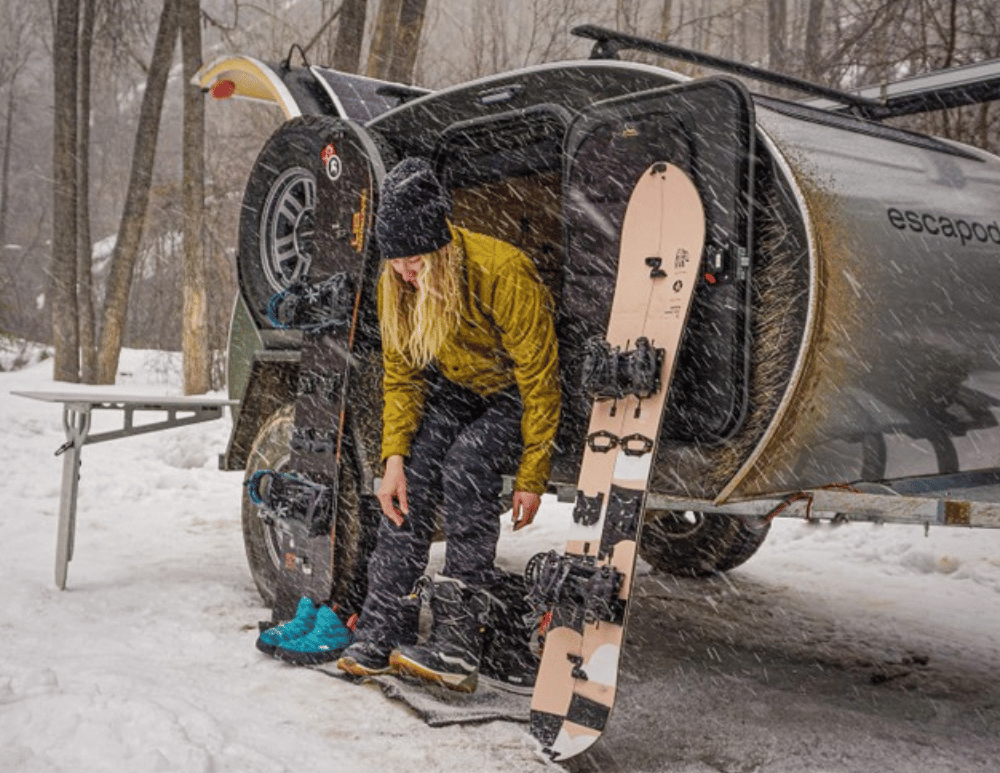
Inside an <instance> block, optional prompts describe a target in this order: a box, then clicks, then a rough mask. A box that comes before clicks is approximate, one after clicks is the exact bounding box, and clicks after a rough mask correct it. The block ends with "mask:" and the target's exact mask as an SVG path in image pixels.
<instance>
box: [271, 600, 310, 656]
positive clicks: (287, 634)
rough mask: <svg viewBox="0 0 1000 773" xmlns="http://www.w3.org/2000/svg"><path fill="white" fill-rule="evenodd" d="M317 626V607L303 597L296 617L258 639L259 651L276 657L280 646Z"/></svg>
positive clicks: (296, 611)
mask: <svg viewBox="0 0 1000 773" xmlns="http://www.w3.org/2000/svg"><path fill="white" fill-rule="evenodd" d="M315 624H316V605H315V604H313V602H312V599H310V598H308V597H307V596H303V597H302V598H301V599H300V600H299V606H298V608H297V609H296V610H295V617H293V618H292V619H291V620H289V621H288V622H287V623H283V624H281V625H276V626H275V627H274V628H268V629H267V630H266V631H264V632H263V633H261V635H260V636H258V637H257V649H259V650H260V651H261V652H263V653H264V654H265V655H274V651H275V649H277V648H278V646H279V645H281V644H284V643H286V642H290V641H294V640H295V639H298V638H300V637H302V636H305V635H306V634H307V633H309V632H310V631H311V630H312V629H313V626H314V625H315Z"/></svg>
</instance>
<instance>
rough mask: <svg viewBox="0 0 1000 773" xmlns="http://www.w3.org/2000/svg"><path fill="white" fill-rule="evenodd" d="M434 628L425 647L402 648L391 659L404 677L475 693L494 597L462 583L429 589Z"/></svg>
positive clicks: (450, 582)
mask: <svg viewBox="0 0 1000 773" xmlns="http://www.w3.org/2000/svg"><path fill="white" fill-rule="evenodd" d="M426 592H427V593H428V595H429V596H430V606H431V614H432V615H433V618H434V625H433V628H432V629H431V635H430V638H429V639H428V640H427V642H426V643H424V644H414V645H410V646H405V647H400V648H399V649H398V650H396V651H395V652H393V653H392V655H391V656H390V658H389V660H390V662H391V663H392V665H393V666H395V668H396V670H397V671H399V672H400V673H403V674H409V675H411V676H416V677H420V678H421V679H426V680H428V681H431V682H437V683H438V684H441V685H443V686H444V687H447V688H448V689H450V690H458V691H460V692H474V691H475V689H476V685H477V683H478V680H479V658H480V655H481V653H482V646H483V625H484V622H485V619H486V613H487V610H488V608H489V603H490V596H489V594H488V593H486V592H485V591H482V590H477V589H474V588H469V587H468V586H466V585H465V584H464V583H462V582H459V581H458V580H452V579H449V578H443V579H440V580H439V581H438V582H435V583H434V584H433V585H429V586H427V591H426Z"/></svg>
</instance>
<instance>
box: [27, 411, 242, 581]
mask: <svg viewBox="0 0 1000 773" xmlns="http://www.w3.org/2000/svg"><path fill="white" fill-rule="evenodd" d="M11 394H14V395H18V396H20V397H28V398H31V399H32V400H42V401H44V402H49V403H62V405H63V428H64V429H65V431H66V442H65V443H63V445H62V446H60V447H59V449H58V450H57V451H56V456H59V455H61V454H65V456H63V475H62V491H61V492H60V495H59V530H58V535H57V538H56V587H58V588H59V590H63V589H65V587H66V572H67V567H68V564H69V562H70V561H71V560H72V558H73V541H74V535H75V532H76V495H77V489H78V486H79V482H80V455H81V452H82V450H83V447H84V446H85V445H88V444H90V443H101V442H104V441H105V440H117V439H118V438H123V437H131V436H133V435H142V434H144V433H146V432H158V431H160V430H164V429H173V428H174V427H183V426H186V425H188V424H198V423H200V422H203V421H213V420H215V419H221V418H222V411H223V408H225V407H226V406H228V405H236V404H237V403H238V401H237V400H226V399H223V398H215V399H212V398H205V397H146V396H143V395H118V394H101V393H96V392H95V393H93V394H89V393H87V392H12V393H11ZM95 410H102V411H121V412H122V416H123V424H122V427H121V429H116V430H110V431H105V432H95V433H93V434H91V432H90V414H91V412H92V411H95ZM140 411H146V412H154V413H165V414H166V418H165V419H163V420H161V421H152V422H149V423H148V424H139V425H136V424H135V423H134V421H133V419H134V416H135V414H136V412H140Z"/></svg>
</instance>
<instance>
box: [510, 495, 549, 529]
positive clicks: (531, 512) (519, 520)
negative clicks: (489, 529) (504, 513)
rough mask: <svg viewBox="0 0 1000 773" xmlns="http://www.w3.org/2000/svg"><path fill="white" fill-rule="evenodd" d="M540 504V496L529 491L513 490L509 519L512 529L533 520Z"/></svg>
mask: <svg viewBox="0 0 1000 773" xmlns="http://www.w3.org/2000/svg"><path fill="white" fill-rule="evenodd" d="M541 504H542V498H541V497H540V496H539V495H538V494H535V493H533V492H531V491H515V492H514V506H513V511H512V513H511V521H512V522H513V524H514V531H517V530H518V529H523V528H524V527H525V526H527V525H529V524H530V523H531V522H532V521H534V520H535V514H536V513H537V512H538V507H539V506H540V505H541Z"/></svg>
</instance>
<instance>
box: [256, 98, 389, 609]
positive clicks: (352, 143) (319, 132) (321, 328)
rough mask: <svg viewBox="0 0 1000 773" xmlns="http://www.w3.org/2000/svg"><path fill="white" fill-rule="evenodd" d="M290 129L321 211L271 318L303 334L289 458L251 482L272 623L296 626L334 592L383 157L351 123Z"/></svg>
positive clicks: (307, 123)
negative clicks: (271, 572)
mask: <svg viewBox="0 0 1000 773" xmlns="http://www.w3.org/2000/svg"><path fill="white" fill-rule="evenodd" d="M286 126H289V127H290V131H291V132H294V131H295V130H296V127H298V130H299V131H301V129H302V128H306V129H308V130H309V132H310V134H309V135H307V136H308V138H309V143H308V145H309V149H310V151H311V153H312V155H311V157H310V158H309V162H310V169H309V171H310V172H312V174H313V177H314V179H315V186H316V187H315V201H316V206H315V212H314V217H315V229H314V231H313V233H312V234H311V236H312V249H311V253H312V254H311V262H310V264H309V267H308V276H306V277H304V278H302V279H301V280H300V281H297V282H294V283H293V284H292V285H291V286H290V287H289V288H288V289H287V290H285V291H283V292H281V293H278V294H277V295H275V296H274V298H272V300H271V303H270V306H269V309H268V316H269V317H270V319H271V322H272V324H274V325H275V327H278V328H290V329H299V330H302V349H301V352H302V354H301V360H300V363H299V375H298V385H297V393H296V396H295V427H294V430H293V434H292V438H291V457H290V459H289V462H288V466H287V467H286V468H285V469H284V470H281V471H275V470H262V471H260V472H258V473H256V474H255V475H254V477H253V478H251V479H250V480H249V481H247V489H248V493H249V495H250V497H251V498H252V499H254V500H255V501H256V502H257V503H258V504H260V505H262V508H263V509H264V511H265V513H266V514H267V516H268V517H271V518H273V519H274V522H273V523H274V530H275V535H276V537H277V539H278V541H279V544H278V546H277V547H278V550H279V551H280V554H281V561H282V567H281V569H280V571H279V572H278V582H277V593H276V598H275V604H274V609H273V620H272V622H275V623H277V622H281V621H284V620H288V619H290V618H291V617H293V616H294V614H295V609H296V606H297V604H298V602H299V599H301V598H302V597H303V596H309V597H310V598H312V600H313V601H314V602H315V603H317V604H322V603H326V602H327V601H329V600H330V595H331V591H332V588H333V583H334V571H335V569H336V567H335V566H334V561H335V551H334V546H335V538H336V528H337V523H336V517H335V516H336V509H337V504H338V484H339V476H340V465H341V462H342V461H343V459H344V443H343V432H344V426H345V411H346V408H347V399H348V396H347V388H348V382H349V378H348V377H349V369H350V367H351V361H352V359H351V358H352V350H353V346H354V338H355V327H356V323H357V318H358V304H359V303H360V298H361V286H362V281H363V275H364V265H365V260H364V258H365V253H366V249H367V246H368V245H367V244H366V241H365V237H366V234H367V233H368V231H369V226H370V221H371V217H372V205H373V193H374V190H375V187H376V184H377V181H376V173H375V171H374V169H373V166H372V158H373V157H376V158H377V155H376V154H375V153H374V152H373V149H372V148H369V147H367V146H366V144H365V142H364V141H363V138H362V137H361V136H359V133H358V132H357V131H356V130H355V129H354V127H353V126H352V125H351V124H350V123H349V122H341V121H338V120H336V119H331V118H326V117H322V116H310V117H306V118H302V119H296V121H295V122H290V123H289V124H286ZM299 141H300V142H301V140H299ZM350 611H353V610H348V612H350Z"/></svg>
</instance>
